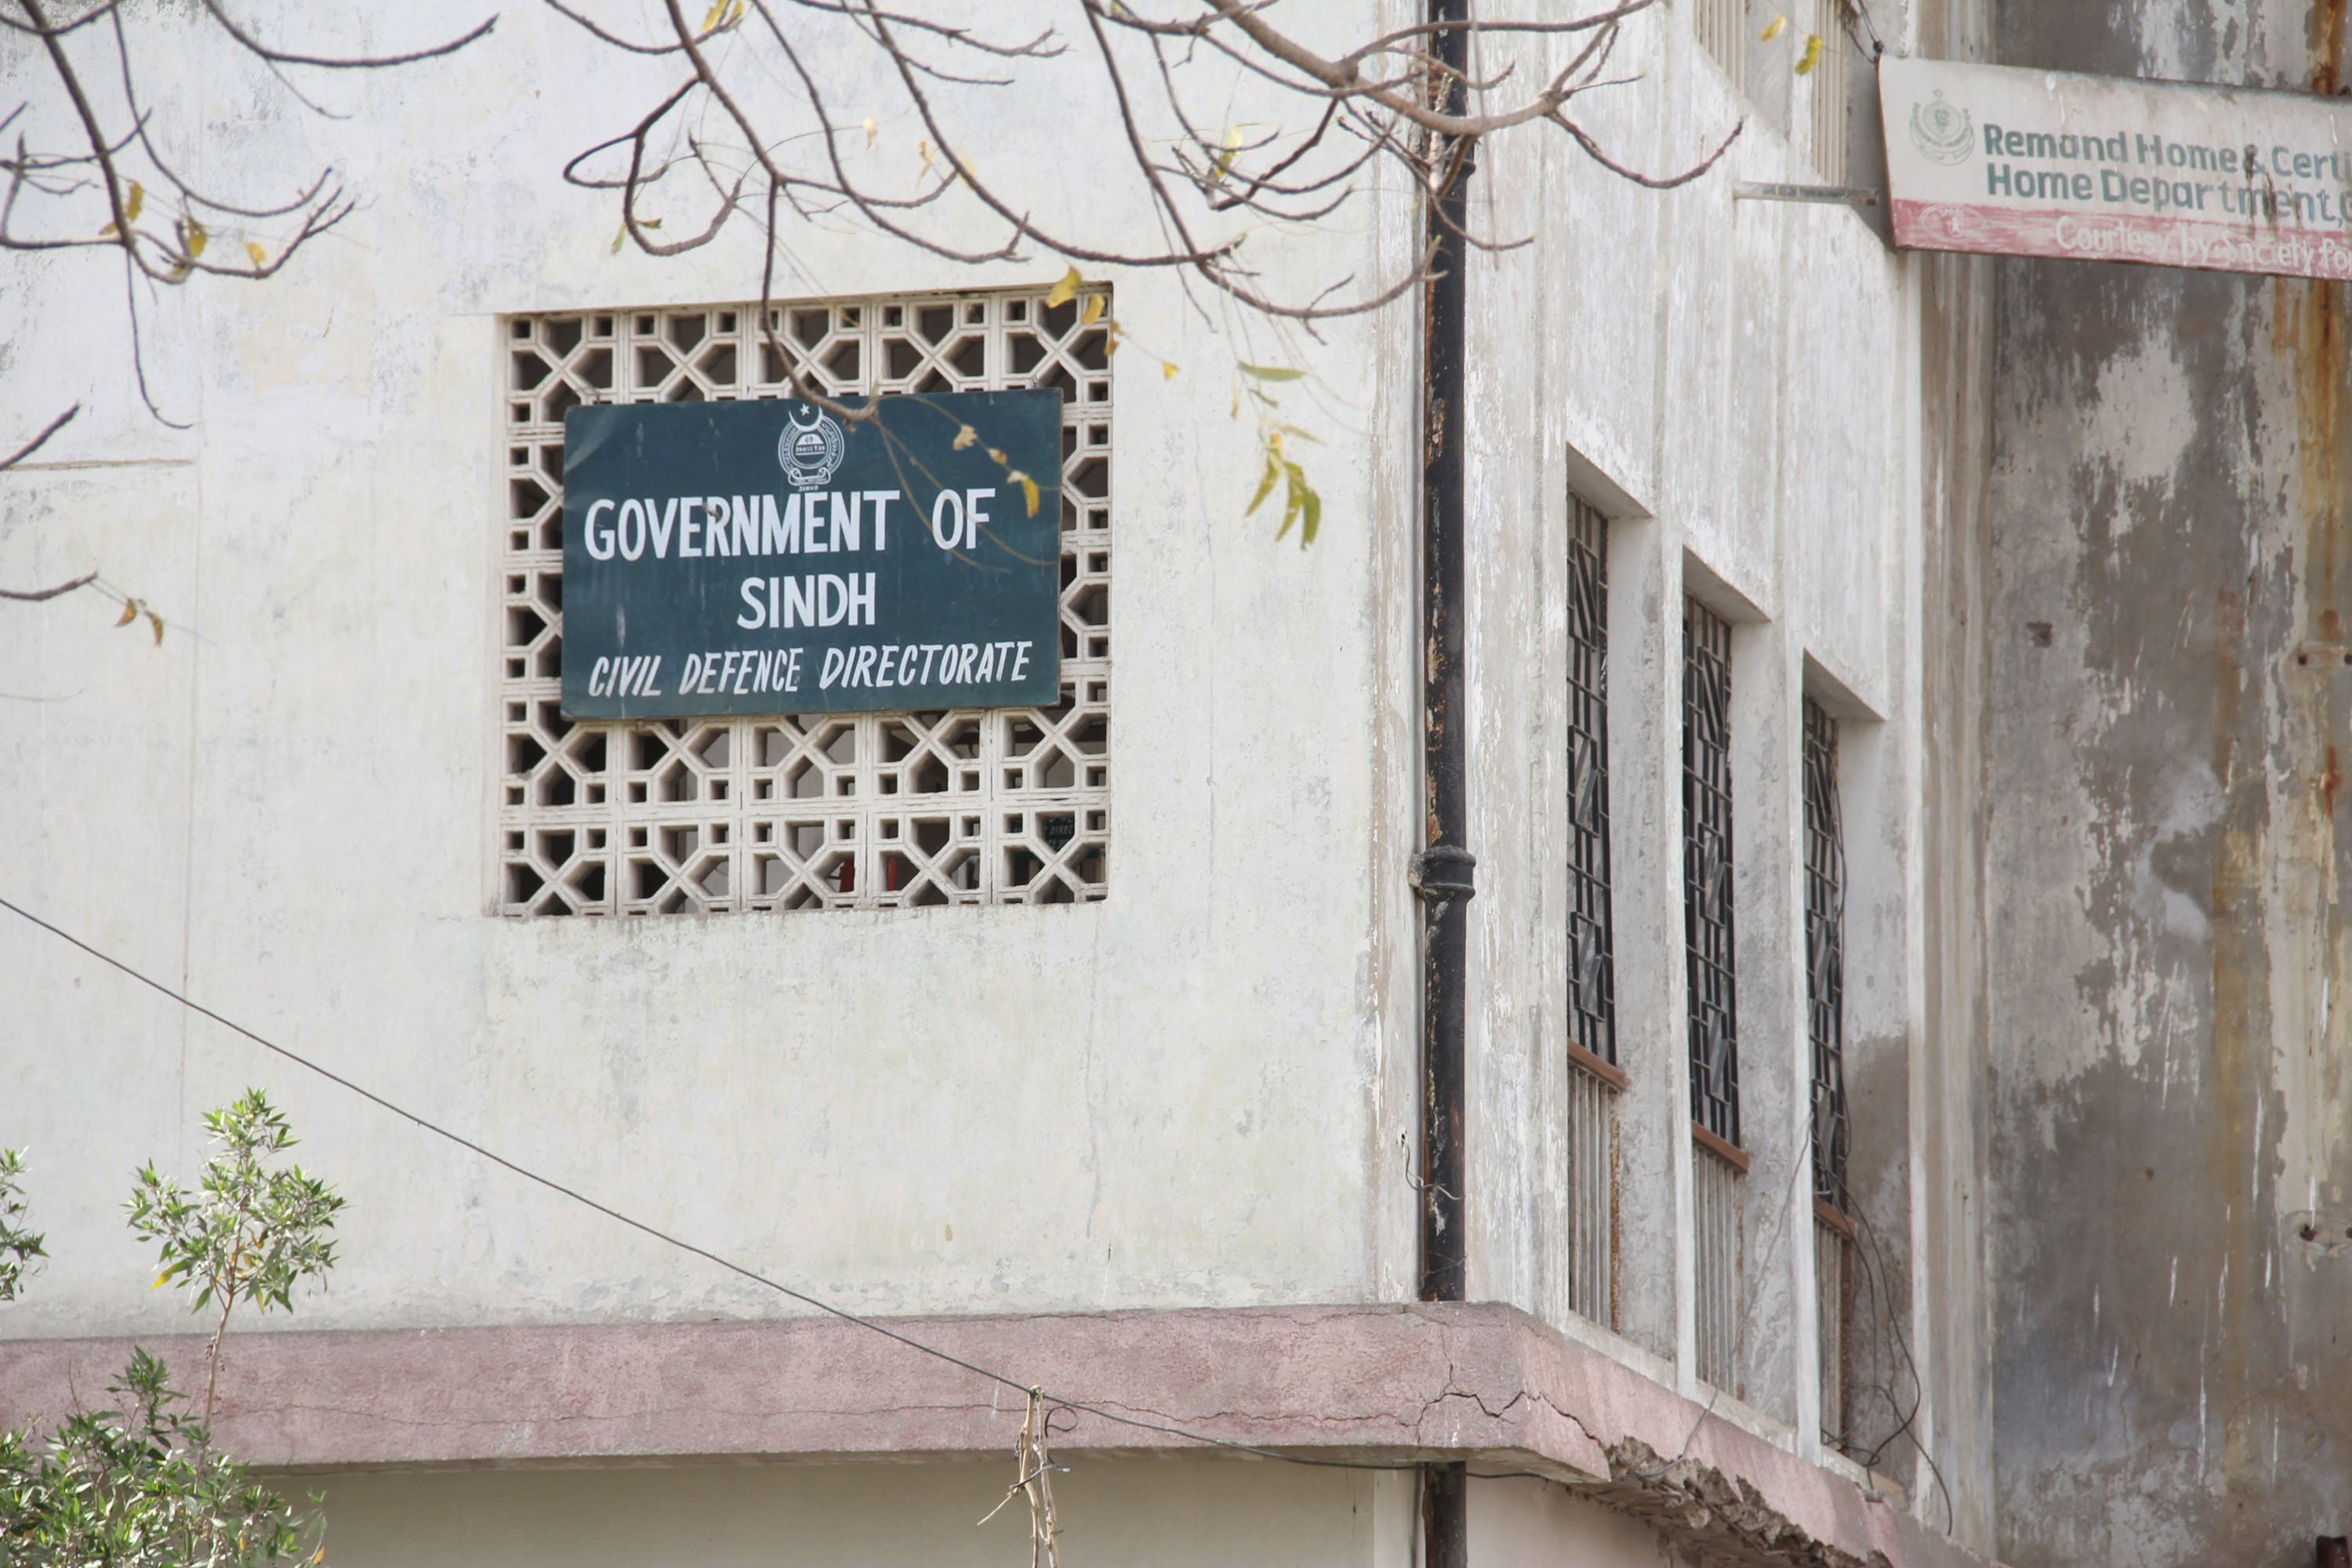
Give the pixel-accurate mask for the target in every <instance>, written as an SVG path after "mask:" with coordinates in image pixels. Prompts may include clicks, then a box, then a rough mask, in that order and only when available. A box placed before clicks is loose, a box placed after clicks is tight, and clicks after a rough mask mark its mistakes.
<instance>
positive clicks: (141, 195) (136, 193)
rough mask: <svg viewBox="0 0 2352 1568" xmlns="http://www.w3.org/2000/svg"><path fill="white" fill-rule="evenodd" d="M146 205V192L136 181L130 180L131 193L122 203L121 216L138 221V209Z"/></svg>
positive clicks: (131, 220)
mask: <svg viewBox="0 0 2352 1568" xmlns="http://www.w3.org/2000/svg"><path fill="white" fill-rule="evenodd" d="M145 205H147V193H146V192H145V191H144V190H142V188H141V187H140V184H139V182H138V181H136V180H133V181H131V195H129V196H127V197H125V198H124V199H123V203H122V216H123V217H124V218H125V219H126V220H127V221H129V222H131V223H137V222H138V221H139V209H140V208H141V207H142V206H145Z"/></svg>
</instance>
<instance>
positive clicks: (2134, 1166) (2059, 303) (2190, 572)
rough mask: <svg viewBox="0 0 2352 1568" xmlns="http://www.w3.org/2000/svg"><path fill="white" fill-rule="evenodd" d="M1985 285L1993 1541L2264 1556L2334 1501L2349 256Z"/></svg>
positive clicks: (2063, 61) (2271, 39)
mask: <svg viewBox="0 0 2352 1568" xmlns="http://www.w3.org/2000/svg"><path fill="white" fill-rule="evenodd" d="M1999 42H2000V58H2002V59H2003V60H2004V61H2005V62H2007V63H2011V64H2017V65H2025V66H2035V67H2063V68H2072V69H2080V70H2090V71H2099V72H2106V73H2112V74H2117V75H2126V76H2140V77H2169V78H2179V79H2190V80H2208V81H2217V82H2226V83H2231V84H2249V85H2256V86H2270V87H2279V88H2286V89H2306V88H2307V89H2311V90H2315V91H2319V92H2332V91H2335V90H2336V89H2337V87H2338V84H2339V81H2340V80H2341V79H2343V72H2342V71H2341V70H2340V69H2339V62H2342V61H2343V60H2344V59H2345V53H2344V51H2345V48H2346V46H2347V38H2346V36H2345V8H2344V6H2343V5H2341V4H2340V3H2339V0H2322V3H2320V4H2317V5H2305V4H2302V3H2301V0H2273V3H2270V4H2242V5H2225V6H2212V7H2208V6H2205V5H2186V4H2162V3H2154V0H2148V3H2142V4H2138V5H2129V6H2123V7H2104V6H2103V7H2091V6H2082V5H2043V4H2024V3H2014V0H2013V3H2011V4H2008V5H2004V6H2003V7H2002V11H2001V30H2000V41H1999ZM1999 296H2000V348H1999V374H1998V379H1997V390H1996V398H1997V408H1998V437H1997V438H1998V458H1999V460H1998V467H1997V470H1996V477H1995V481H1994V507H1993V517H1994V524H1993V566H1994V578H1993V595H1994V599H1993V602H1994V615H1993V618H1992V622H1991V626H1990V651H1991V671H1992V687H1993V714H1994V721H1993V730H1992V736H1991V746H1990V787H1989V795H1990V803H1991V809H1990V826H1991V835H1990V847H1991V855H1992V863H1993V872H1992V878H1993V880H1992V907H1993V913H1994V919H1993V921H1992V931H1993V933H1994V948H1993V967H1992V975H1991V985H1990V1004H1989V1007H1990V1020H1991V1026H1992V1037H1993V1040H1994V1042H1995V1050H1996V1061H1997V1070H1998V1073H1999V1091H1998V1098H1999V1105H2000V1118H1999V1124H1998V1132H1997V1140H1996V1159H1995V1168H1996V1170H1997V1171H1998V1173H1999V1184H2000V1186H1999V1198H1998V1201H1999V1210H1998V1215H1997V1223H1996V1226H1995V1234H1996V1237H1998V1241H1997V1248H1996V1261H1997V1279H1998V1291H1999V1301H2000V1306H1999V1310H1998V1319H1997V1321H1998V1335H1999V1351H1998V1377H1999V1381H1998V1443H1997V1455H1998V1465H1999V1479H2000V1542H2001V1546H2002V1555H2003V1556H2004V1557H2005V1558H2007V1559H2008V1560H2010V1561H2012V1562H2016V1563H2024V1564H2042V1563H2050V1564H2056V1563H2069V1564H2091V1563H2116V1564H2126V1563H2128V1564H2135V1565H2137V1564H2158V1565H2161V1564H2175V1563H2178V1564H2189V1563H2197V1564H2204V1563H2241V1564H2248V1565H2250V1568H2273V1565H2274V1568H2288V1565H2289V1564H2301V1563H2309V1562H2310V1561H2311V1552H2312V1546H2311V1542H2312V1538H2313V1536H2314V1535H2315V1533H2320V1532H2323V1531H2324V1532H2326V1533H2336V1532H2340V1531H2344V1530H2345V1529H2346V1528H2347V1521H2352V1398H2347V1394H2346V1389H2347V1386H2352V1333H2347V1328H2352V1135H2347V1124H2352V1075H2347V1040H2352V1036H2347V1023H2346V1019H2345V1014H2344V1011H2343V1005H2344V1004H2343V998H2344V997H2345V995H2346V992H2347V981H2352V942H2347V926H2346V921H2345V917H2344V914H2343V912H2342V910H2341V909H2340V907H2339V904H2338V889H2339V887H2340V885H2341V882H2342V879H2343V876H2344V873H2345V871H2346V869H2347V867H2352V823H2347V817H2352V802H2347V801H2345V800H2344V799H2343V798H2342V797H2341V792H2340V787H2339V784H2340V779H2341V758H2342V755H2343V753H2344V750H2345V746H2346V744H2347V699H2352V665H2347V662H2346V656H2345V653H2344V651H2343V645H2344V644H2345V643H2346V641H2347V627H2346V625H2345V617H2346V615H2347V611H2352V519H2347V494H2346V484H2347V478H2352V474H2347V468H2346V464H2347V460H2352V454H2347V440H2352V424H2347V408H2352V389H2347V347H2348V346H2352V295H2347V290H2346V289H2345V288H2344V286H2342V285H2336V286H2328V285H2323V284H2316V283H2309V282H2302V281H2294V280H2284V279H2281V280H2273V279H2238V278H2231V277H2222V276H2218V275H2212V274H2200V273H2192V272H2183V271H2174V270H2165V269H2155V268H2131V267H2121V266H2115V267H2098V266H2093V265H2077V264H2072V263H2059V262H2046V261H2032V262H2022V261H2021V262H2007V263H2002V264H2001V266H2000V282H1999ZM2331 998H2333V999H2334V1000H2333V1001H2331Z"/></svg>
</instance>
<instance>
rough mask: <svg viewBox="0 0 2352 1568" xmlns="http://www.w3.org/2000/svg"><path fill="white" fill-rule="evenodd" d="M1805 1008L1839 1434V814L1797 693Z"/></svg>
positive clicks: (1835, 1436)
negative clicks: (1801, 726) (1801, 734)
mask: <svg viewBox="0 0 2352 1568" xmlns="http://www.w3.org/2000/svg"><path fill="white" fill-rule="evenodd" d="M1804 795H1805V1011H1806V1019H1807V1024H1808V1030H1807V1032H1808V1033H1809V1034H1810V1035H1811V1040H1812V1058H1813V1131H1812V1145H1813V1155H1812V1163H1813V1197H1814V1199H1815V1202H1816V1208H1815V1211H1814V1212H1815V1215H1816V1216H1817V1217H1816V1218H1815V1220H1814V1222H1813V1285H1814V1296H1815V1300H1814V1310H1815V1316H1816V1321H1817V1323H1818V1324H1819V1327H1820V1342H1821V1388H1822V1438H1823V1440H1825V1441H1827V1442H1829V1443H1831V1444H1832V1445H1835V1444H1839V1443H1842V1442H1843V1440H1844V1435H1845V1429H1846V1415H1845V1384H1846V1378H1845V1373H1846V1364H1845V1363H1846V1317H1847V1307H1848V1289H1847V1287H1848V1279H1849V1276H1850V1275H1851V1273H1852V1271H1853V1258H1852V1256H1851V1248H1852V1247H1853V1240H1852V1237H1851V1230H1852V1221H1851V1220H1849V1219H1847V1218H1846V1215H1848V1214H1849V1213H1850V1212H1851V1208H1852V1201H1853V1200H1852V1196H1851V1194H1849V1192H1848V1191H1847V1188H1846V1160H1847V1156H1848V1154H1849V1152H1850V1149H1851V1129H1850V1128H1849V1126H1848V1124H1847V1120H1846V1096H1845V824H1844V822H1843V818H1842V816H1841V813H1840V810H1839V804H1838V724H1837V721H1836V720H1835V719H1833V718H1832V717H1830V714H1829V710H1827V709H1825V708H1823V707H1822V705H1821V704H1820V703H1818V702H1816V701H1814V700H1812V699H1811V698H1810V697H1809V698H1807V699H1805V739H1804Z"/></svg>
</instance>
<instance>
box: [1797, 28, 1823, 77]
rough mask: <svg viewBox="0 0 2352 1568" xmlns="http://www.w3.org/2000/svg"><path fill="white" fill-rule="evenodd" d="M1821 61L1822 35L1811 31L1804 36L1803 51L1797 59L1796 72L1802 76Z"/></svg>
mask: <svg viewBox="0 0 2352 1568" xmlns="http://www.w3.org/2000/svg"><path fill="white" fill-rule="evenodd" d="M1821 63H1822V36H1821V35H1820V34H1819V33H1811V34H1808V35H1806V37H1805V52H1804V54H1803V56H1802V57H1801V58H1799V59H1798V61H1797V74H1798V75H1799V76H1804V75H1806V74H1807V73H1808V72H1810V71H1811V69H1812V68H1814V67H1815V66H1817V65H1819V64H1821Z"/></svg>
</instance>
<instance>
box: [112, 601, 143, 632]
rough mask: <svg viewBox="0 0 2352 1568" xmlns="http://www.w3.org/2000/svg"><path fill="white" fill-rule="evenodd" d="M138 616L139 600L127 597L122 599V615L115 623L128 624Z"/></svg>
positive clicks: (118, 624)
mask: <svg viewBox="0 0 2352 1568" xmlns="http://www.w3.org/2000/svg"><path fill="white" fill-rule="evenodd" d="M138 618H139V601H138V600H136V599H125V600H123V601H122V615H121V618H120V619H118V620H117V621H116V622H115V623H114V624H115V625H116V626H129V625H130V624H131V622H133V621H135V620H137V619H138Z"/></svg>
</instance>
